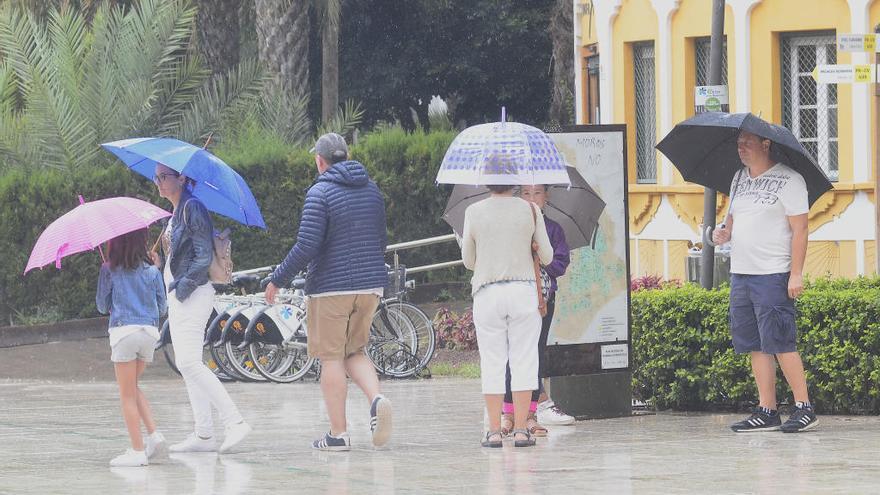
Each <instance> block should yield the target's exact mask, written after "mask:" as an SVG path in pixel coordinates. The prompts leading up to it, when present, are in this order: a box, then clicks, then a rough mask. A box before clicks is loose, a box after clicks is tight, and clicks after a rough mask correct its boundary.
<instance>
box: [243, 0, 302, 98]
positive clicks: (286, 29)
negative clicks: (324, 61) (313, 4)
mask: <svg viewBox="0 0 880 495" xmlns="http://www.w3.org/2000/svg"><path fill="white" fill-rule="evenodd" d="M255 1H256V3H255V11H256V20H257V46H258V51H259V56H260V62H261V63H262V64H263V66H264V67H265V68H266V70H267V76H268V78H269V80H270V84H271V85H272V86H273V87H274V89H276V90H277V91H280V92H281V93H282V94H284V95H286V96H287V97H289V98H302V97H306V96H307V95H308V94H309V25H310V24H309V0H255Z"/></svg>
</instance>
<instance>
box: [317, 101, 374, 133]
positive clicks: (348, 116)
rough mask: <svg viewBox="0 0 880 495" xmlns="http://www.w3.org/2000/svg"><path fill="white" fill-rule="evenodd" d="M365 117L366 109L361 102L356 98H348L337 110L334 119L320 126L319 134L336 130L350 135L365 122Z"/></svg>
mask: <svg viewBox="0 0 880 495" xmlns="http://www.w3.org/2000/svg"><path fill="white" fill-rule="evenodd" d="M363 119H364V109H363V108H362V107H361V104H360V103H358V102H355V101H354V100H348V101H346V102H345V103H344V104H343V105H342V106H341V107H339V109H337V110H336V115H334V116H333V118H332V119H330V120H329V121H327V122H325V123H324V124H323V125H321V127H319V128H318V135H321V134H325V133H328V132H335V133H337V134H342V135H343V136H345V135H348V134H349V133H351V132H352V131H354V130H355V129H356V128H357V126H358V125H360V123H361V122H363Z"/></svg>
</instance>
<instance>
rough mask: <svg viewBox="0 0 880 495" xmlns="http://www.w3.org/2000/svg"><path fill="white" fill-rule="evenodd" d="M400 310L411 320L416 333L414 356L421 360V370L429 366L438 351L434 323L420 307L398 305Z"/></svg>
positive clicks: (402, 303) (405, 303)
mask: <svg viewBox="0 0 880 495" xmlns="http://www.w3.org/2000/svg"><path fill="white" fill-rule="evenodd" d="M395 306H398V308H399V310H400V311H401V312H402V313H403V314H405V315H406V317H407V318H409V321H410V322H412V324H413V327H415V331H416V346H415V348H414V349H413V354H415V356H416V357H417V358H418V359H419V369H418V370H416V372H418V371H420V370H421V369H423V368H425V367H426V366H428V363H429V362H430V361H431V358H433V357H434V350H435V349H436V347H435V346H436V335H435V334H434V322H433V321H431V318H429V317H428V315H426V314H425V312H424V311H422V310H421V308H419V307H418V306H416V305H415V304H412V303H408V302H400V303H396V304H395Z"/></svg>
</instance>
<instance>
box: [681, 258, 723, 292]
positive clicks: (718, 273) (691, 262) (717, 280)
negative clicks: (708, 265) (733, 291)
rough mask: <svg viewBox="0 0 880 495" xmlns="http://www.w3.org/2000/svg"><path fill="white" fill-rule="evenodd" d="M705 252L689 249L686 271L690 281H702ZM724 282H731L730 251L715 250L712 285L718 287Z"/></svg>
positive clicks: (696, 282)
mask: <svg viewBox="0 0 880 495" xmlns="http://www.w3.org/2000/svg"><path fill="white" fill-rule="evenodd" d="M702 260H703V253H702V252H700V251H689V252H688V255H687V258H685V273H686V275H687V280H688V282H693V283H695V284H699V283H700V268H701V265H702ZM723 283H730V251H726V250H725V251H720V250H717V249H716V250H715V274H714V276H713V278H712V287H718V286H719V285H721V284H723Z"/></svg>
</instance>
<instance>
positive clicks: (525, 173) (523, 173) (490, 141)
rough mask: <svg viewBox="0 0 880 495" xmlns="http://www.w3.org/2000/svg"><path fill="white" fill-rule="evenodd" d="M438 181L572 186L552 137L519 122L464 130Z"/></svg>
mask: <svg viewBox="0 0 880 495" xmlns="http://www.w3.org/2000/svg"><path fill="white" fill-rule="evenodd" d="M502 120H503V117H502ZM437 182H438V183H441V184H473V185H508V184H511V185H524V184H566V185H567V184H569V180H568V172H567V171H566V168H565V160H564V159H563V157H562V154H561V153H560V152H559V150H558V149H556V145H555V144H553V140H552V139H550V136H548V135H547V134H546V133H545V132H544V131H542V130H540V129H537V128H535V127H532V126H530V125H525V124H519V123H516V122H493V123H490V124H480V125H475V126H473V127H468V128H467V129H465V130H464V131H462V132H461V133H460V134H459V135H458V136H456V138H455V140H454V141H452V144H451V145H450V146H449V149H448V150H446V156H444V157H443V163H442V164H441V165H440V171H439V172H437Z"/></svg>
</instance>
